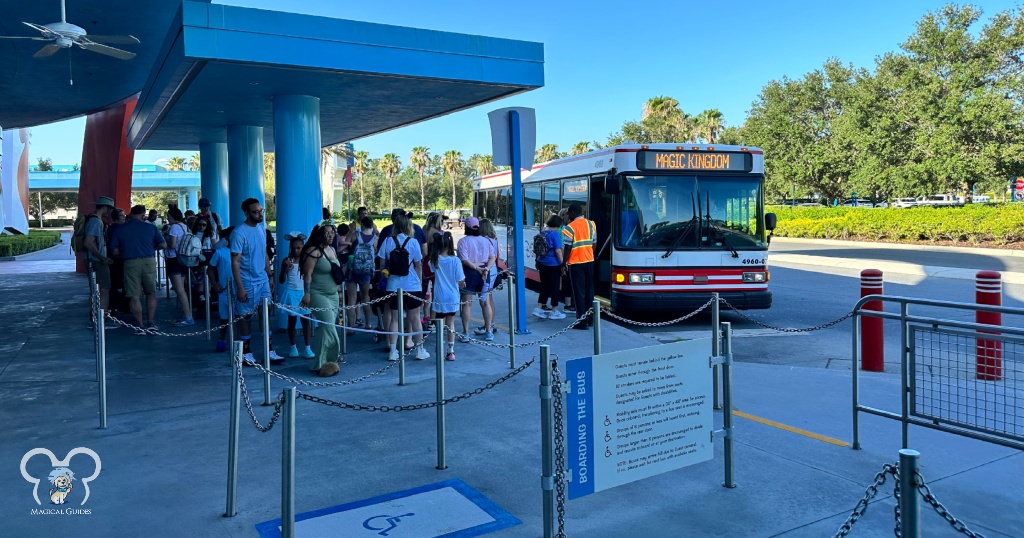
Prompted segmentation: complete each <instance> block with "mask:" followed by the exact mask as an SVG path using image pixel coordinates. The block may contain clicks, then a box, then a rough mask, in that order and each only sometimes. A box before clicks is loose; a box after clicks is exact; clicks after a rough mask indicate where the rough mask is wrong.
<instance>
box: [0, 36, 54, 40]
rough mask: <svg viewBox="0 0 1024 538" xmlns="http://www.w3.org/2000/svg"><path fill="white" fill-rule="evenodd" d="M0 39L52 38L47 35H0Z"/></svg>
mask: <svg viewBox="0 0 1024 538" xmlns="http://www.w3.org/2000/svg"><path fill="white" fill-rule="evenodd" d="M0 39H31V40H34V41H53V39H51V38H48V37H39V36H35V37H28V36H20V35H0Z"/></svg>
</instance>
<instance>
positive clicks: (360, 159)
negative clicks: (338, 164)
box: [352, 151, 370, 207]
mask: <svg viewBox="0 0 1024 538" xmlns="http://www.w3.org/2000/svg"><path fill="white" fill-rule="evenodd" d="M369 160H370V152H368V151H357V152H356V154H355V157H354V158H353V160H352V173H354V174H355V175H357V176H359V206H360V207H364V206H366V197H365V195H364V194H363V178H364V177H365V176H366V172H367V171H368V169H369V168H370V165H369V164H368V161H369Z"/></svg>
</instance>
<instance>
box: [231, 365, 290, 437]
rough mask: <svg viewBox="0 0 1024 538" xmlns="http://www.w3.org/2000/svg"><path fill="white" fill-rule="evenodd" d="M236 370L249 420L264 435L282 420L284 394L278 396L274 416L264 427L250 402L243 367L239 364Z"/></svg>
mask: <svg viewBox="0 0 1024 538" xmlns="http://www.w3.org/2000/svg"><path fill="white" fill-rule="evenodd" d="M238 360H239V359H237V358H236V359H235V361H236V362H237V361H238ZM236 369H237V370H238V376H237V378H238V384H239V388H240V389H241V392H242V401H243V402H245V410H246V411H248V412H249V418H250V419H252V424H253V426H256V429H257V430H259V431H261V432H263V433H266V432H269V431H270V430H271V429H273V427H274V424H276V423H277V420H278V419H280V418H281V410H282V409H283V408H284V393H281V394H278V395H277V401H276V402H274V414H273V415H271V417H270V420H269V421H267V424H266V425H265V426H264V425H263V424H260V421H259V419H257V418H256V412H255V411H253V409H252V402H251V401H249V391H248V390H247V389H246V388H245V375H243V374H242V365H241V364H238V366H237V368H236Z"/></svg>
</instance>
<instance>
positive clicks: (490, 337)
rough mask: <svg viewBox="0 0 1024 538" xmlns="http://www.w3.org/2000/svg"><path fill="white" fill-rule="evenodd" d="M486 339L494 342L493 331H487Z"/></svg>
mask: <svg viewBox="0 0 1024 538" xmlns="http://www.w3.org/2000/svg"><path fill="white" fill-rule="evenodd" d="M484 340H486V341H488V342H493V341H494V333H492V332H491V331H487V334H485V335H484Z"/></svg>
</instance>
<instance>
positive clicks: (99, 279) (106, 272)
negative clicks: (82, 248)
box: [89, 260, 110, 290]
mask: <svg viewBox="0 0 1024 538" xmlns="http://www.w3.org/2000/svg"><path fill="white" fill-rule="evenodd" d="M89 265H90V266H91V267H92V272H93V273H96V286H97V287H99V288H100V289H101V290H109V289H110V266H109V265H107V264H105V263H103V262H97V261H92V260H89Z"/></svg>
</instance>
